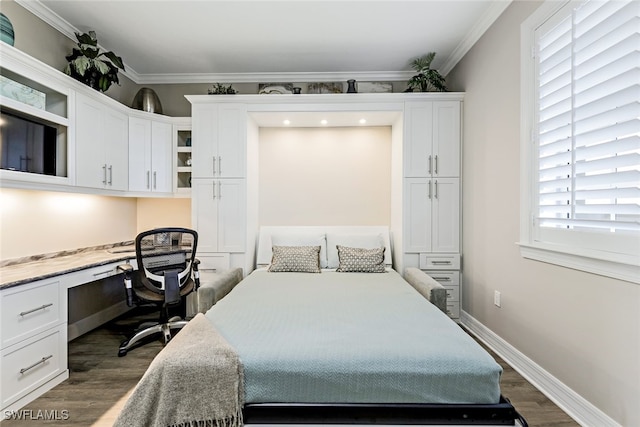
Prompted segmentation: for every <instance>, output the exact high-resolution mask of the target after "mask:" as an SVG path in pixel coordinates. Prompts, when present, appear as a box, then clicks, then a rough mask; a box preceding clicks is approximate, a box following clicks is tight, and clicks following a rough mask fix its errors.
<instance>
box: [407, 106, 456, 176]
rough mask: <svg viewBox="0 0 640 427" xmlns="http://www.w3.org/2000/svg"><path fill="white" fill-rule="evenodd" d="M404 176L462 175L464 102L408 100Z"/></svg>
mask: <svg viewBox="0 0 640 427" xmlns="http://www.w3.org/2000/svg"><path fill="white" fill-rule="evenodd" d="M404 114H405V115H404V117H405V121H404V131H405V135H406V136H405V140H404V147H403V148H404V152H405V156H404V167H403V171H404V176H405V177H427V176H429V177H459V176H460V102H459V101H410V102H409V101H408V102H406V103H405V112H404Z"/></svg>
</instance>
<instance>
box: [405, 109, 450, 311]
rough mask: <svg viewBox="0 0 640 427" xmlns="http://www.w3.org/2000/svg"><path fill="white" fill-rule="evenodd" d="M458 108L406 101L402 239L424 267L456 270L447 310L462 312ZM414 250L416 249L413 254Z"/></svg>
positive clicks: (410, 252) (429, 271)
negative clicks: (454, 289)
mask: <svg viewBox="0 0 640 427" xmlns="http://www.w3.org/2000/svg"><path fill="white" fill-rule="evenodd" d="M460 109H461V103H460V102H459V101H423V100H421V101H408V102H406V103H405V111H404V117H405V121H404V134H405V138H404V144H403V148H404V158H403V171H404V174H403V175H404V184H403V187H404V188H403V195H404V198H403V200H404V202H403V207H404V209H403V212H402V215H403V240H404V252H405V254H409V255H412V254H418V257H419V264H420V268H421V269H423V270H425V271H426V272H427V273H428V274H430V275H431V276H432V277H433V276H434V275H435V273H437V272H439V270H451V271H452V272H455V273H457V274H456V276H455V277H456V279H455V280H456V283H457V285H456V286H457V287H456V291H455V292H454V293H453V295H455V300H454V299H452V297H448V298H447V308H448V312H449V315H450V316H451V317H452V318H454V319H457V318H459V315H460V314H459V313H460V292H459V277H460V273H459V271H460V241H461V239H460V226H461V211H460V187H461V182H460V147H461V140H460ZM414 256H415V255H414Z"/></svg>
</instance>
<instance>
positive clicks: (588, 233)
mask: <svg viewBox="0 0 640 427" xmlns="http://www.w3.org/2000/svg"><path fill="white" fill-rule="evenodd" d="M535 40H536V67H537V69H536V76H537V79H538V81H537V85H536V88H537V93H536V101H537V108H536V113H537V117H536V121H535V123H536V128H535V131H534V139H535V142H536V144H537V145H536V147H537V194H536V195H535V198H536V200H534V203H533V204H534V212H533V216H534V218H533V219H534V234H535V236H534V239H535V240H538V241H543V242H550V243H557V244H563V245H578V246H582V247H586V248H593V249H598V250H603V251H608V252H613V253H622V254H631V255H634V251H635V252H636V254H637V252H638V251H640V244H639V242H640V2H639V1H637V0H630V1H618V0H614V1H593V0H591V1H581V2H571V3H569V4H568V5H567V6H565V7H564V8H562V9H561V10H560V11H559V12H558V13H556V14H555V15H554V16H553V17H551V18H550V19H549V20H548V21H546V22H545V23H544V24H543V25H542V26H540V27H539V28H538V29H537V30H536V31H535Z"/></svg>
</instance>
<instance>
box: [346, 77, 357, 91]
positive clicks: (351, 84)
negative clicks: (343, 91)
mask: <svg viewBox="0 0 640 427" xmlns="http://www.w3.org/2000/svg"><path fill="white" fill-rule="evenodd" d="M347 85H348V86H347V93H358V90H357V89H356V81H355V80H353V79H352V80H347Z"/></svg>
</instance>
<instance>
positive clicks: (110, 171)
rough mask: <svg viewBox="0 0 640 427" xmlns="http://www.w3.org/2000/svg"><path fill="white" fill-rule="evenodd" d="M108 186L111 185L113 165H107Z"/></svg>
mask: <svg viewBox="0 0 640 427" xmlns="http://www.w3.org/2000/svg"><path fill="white" fill-rule="evenodd" d="M109 185H113V165H109Z"/></svg>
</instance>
